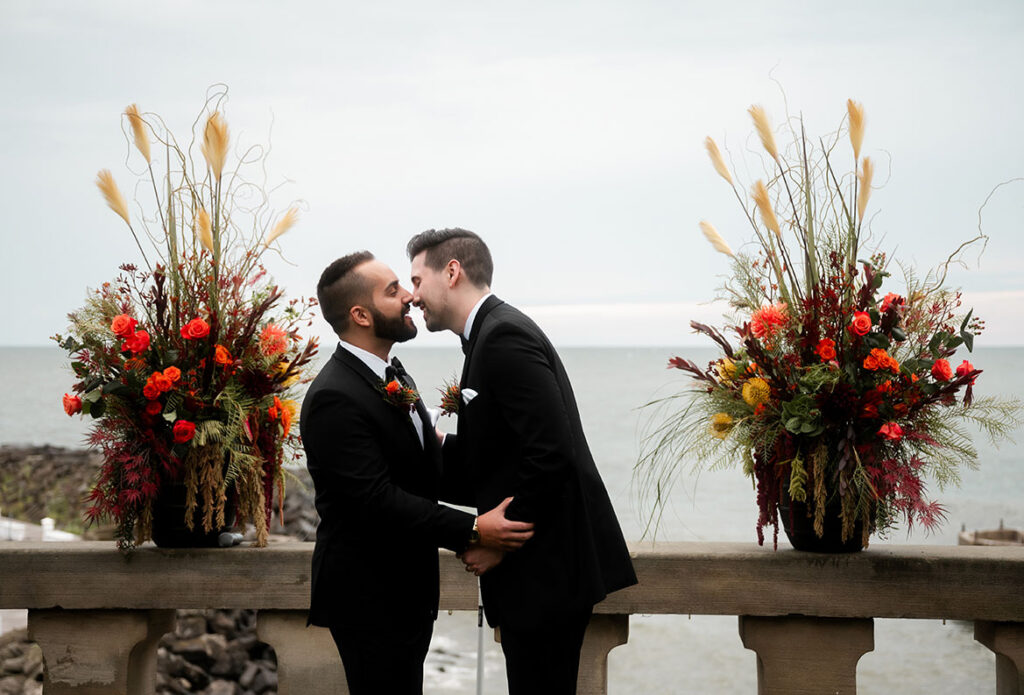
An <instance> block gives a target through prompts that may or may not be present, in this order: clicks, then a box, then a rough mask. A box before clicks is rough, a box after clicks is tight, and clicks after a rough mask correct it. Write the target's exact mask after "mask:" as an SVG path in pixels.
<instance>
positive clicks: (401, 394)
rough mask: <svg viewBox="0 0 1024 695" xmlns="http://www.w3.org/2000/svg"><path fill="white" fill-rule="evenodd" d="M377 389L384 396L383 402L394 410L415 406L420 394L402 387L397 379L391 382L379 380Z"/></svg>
mask: <svg viewBox="0 0 1024 695" xmlns="http://www.w3.org/2000/svg"><path fill="white" fill-rule="evenodd" d="M378 389H379V390H380V392H381V393H382V394H384V400H385V401H387V402H388V403H390V404H391V405H393V406H395V407H396V408H408V407H409V406H413V405H416V401H418V400H419V399H420V394H419V393H418V392H417V391H416V389H411V388H409V387H408V386H403V385H402V382H400V381H399V380H398V379H392V380H391V381H385V380H384V379H381V380H380V385H379V386H378Z"/></svg>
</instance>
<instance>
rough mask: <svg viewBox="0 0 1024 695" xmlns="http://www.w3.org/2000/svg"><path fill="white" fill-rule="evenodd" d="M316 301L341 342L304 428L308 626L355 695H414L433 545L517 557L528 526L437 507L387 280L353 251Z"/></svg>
mask: <svg viewBox="0 0 1024 695" xmlns="http://www.w3.org/2000/svg"><path fill="white" fill-rule="evenodd" d="M317 297H318V298H319V301H320V307H321V310H322V311H323V315H324V318H325V319H326V320H327V321H328V322H329V323H330V324H331V327H332V328H333V329H334V331H335V333H337V335H338V339H339V342H338V348H337V350H336V351H335V352H334V355H332V357H331V358H330V360H328V361H327V363H326V364H325V365H324V367H323V369H322V370H321V371H320V373H319V374H318V375H317V377H316V379H315V380H314V381H313V383H312V385H311V386H310V388H309V391H308V392H307V393H306V396H305V398H304V399H303V403H302V415H301V419H300V427H301V431H302V443H303V446H304V447H305V450H306V459H307V466H308V468H309V472H310V476H311V477H312V479H313V485H314V488H315V490H316V510H317V512H318V513H319V515H320V524H319V526H318V527H317V532H316V545H315V547H314V549H313V568H312V576H311V585H312V596H311V600H310V608H309V622H310V623H311V624H313V625H319V626H322V627H328V628H330V631H331V636H332V637H333V638H334V641H335V643H336V644H337V647H338V652H339V654H340V655H341V660H342V662H343V664H344V667H345V676H346V679H347V681H348V686H349V692H350V693H351V694H352V695H382V694H384V693H387V694H389V695H421V694H422V692H423V660H424V658H425V656H426V653H427V648H428V647H429V645H430V636H431V633H432V631H433V627H434V620H435V618H436V617H437V602H438V553H437V549H438V547H444V548H449V549H451V550H454V551H456V552H462V551H466V550H467V549H469V548H472V547H477V546H478V545H480V544H483V545H489V546H491V547H494V548H504V549H506V550H508V551H513V550H515V549H516V548H519V547H520V546H522V544H523V543H524V542H525V541H526V540H527V539H529V537H530V536H531V535H532V532H531V531H530V529H531V525H530V524H524V523H520V522H510V521H508V520H506V519H505V517H504V515H503V514H502V510H501V509H500V508H499V509H495V510H492V511H491V512H490V513H488V514H484V515H482V516H480V517H477V518H474V516H473V515H472V514H468V513H466V512H463V511H459V510H456V509H452V508H451V507H446V506H444V505H441V504H438V503H437V500H438V496H439V490H440V487H441V484H440V479H441V474H442V471H441V451H440V443H439V441H438V434H437V431H436V430H435V429H434V427H433V426H432V425H431V418H430V416H429V414H428V413H427V410H426V408H425V407H424V405H423V403H422V401H421V400H419V399H418V398H417V394H416V392H415V388H416V385H415V383H414V382H413V381H412V378H411V377H410V376H408V374H407V373H406V372H405V370H404V369H403V368H402V365H401V363H399V362H398V361H397V359H395V360H391V361H390V362H389V357H390V351H391V347H392V345H394V343H396V342H404V341H406V340H409V339H411V338H413V337H414V336H415V335H416V326H415V325H414V324H413V322H412V319H411V317H410V316H409V304H410V302H411V301H412V295H411V294H410V293H409V292H408V291H407V290H406V289H405V288H403V287H402V286H401V285H400V284H399V282H398V278H397V277H396V276H395V273H394V272H393V271H392V270H391V269H390V268H389V267H388V266H387V265H385V264H384V263H381V262H380V261H378V260H376V259H375V258H374V257H373V254H371V253H369V252H367V251H362V252H358V253H353V254H350V255H348V256H345V257H344V258H339V259H338V260H336V261H334V262H333V263H331V265H329V266H328V267H327V269H326V270H324V272H323V275H322V276H321V277H320V282H319V284H318V285H317ZM495 506H497V505H495Z"/></svg>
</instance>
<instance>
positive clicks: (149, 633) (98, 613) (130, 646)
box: [28, 609, 174, 695]
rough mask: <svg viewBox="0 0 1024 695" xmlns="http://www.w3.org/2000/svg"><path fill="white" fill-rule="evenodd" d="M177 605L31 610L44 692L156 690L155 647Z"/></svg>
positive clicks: (140, 694) (125, 694) (76, 694)
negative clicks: (147, 607) (40, 652)
mask: <svg viewBox="0 0 1024 695" xmlns="http://www.w3.org/2000/svg"><path fill="white" fill-rule="evenodd" d="M173 629H174V611H173V610H134V611H133V610H61V609H54V610H30V611H29V614H28V632H29V636H30V637H31V639H33V640H34V641H35V642H37V643H38V644H39V647H40V648H41V649H42V652H43V663H44V664H45V675H44V681H43V684H44V685H43V687H44V689H45V692H46V695H98V694H99V693H103V695H152V694H153V692H154V687H155V684H156V649H157V644H158V643H159V641H160V638H161V637H163V635H164V634H165V633H167V632H170V631H171V630H173Z"/></svg>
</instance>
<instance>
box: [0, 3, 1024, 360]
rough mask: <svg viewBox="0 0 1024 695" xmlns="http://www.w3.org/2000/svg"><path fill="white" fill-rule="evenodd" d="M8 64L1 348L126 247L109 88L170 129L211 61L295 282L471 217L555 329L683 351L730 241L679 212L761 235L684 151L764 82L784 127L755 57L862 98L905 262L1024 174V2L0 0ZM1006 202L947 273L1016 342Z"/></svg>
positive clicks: (41, 335)
mask: <svg viewBox="0 0 1024 695" xmlns="http://www.w3.org/2000/svg"><path fill="white" fill-rule="evenodd" d="M0 60H2V66H3V69H2V70H0V94H2V95H3V97H2V99H0V161H2V163H3V167H2V176H3V185H2V186H0V205H2V210H3V215H2V218H0V219H2V220H3V221H2V234H3V251H2V255H0V293H2V296H3V301H2V304H0V307H2V308H0V312H2V313H0V345H41V344H46V343H47V338H48V336H50V335H52V334H53V333H55V332H58V331H63V330H64V328H65V326H66V321H65V318H64V315H65V314H66V313H67V312H68V311H70V310H72V309H75V308H77V307H78V306H80V305H81V303H82V300H83V298H84V294H85V289H86V287H95V286H97V285H98V284H100V283H101V282H103V281H104V280H108V279H112V278H113V277H114V275H115V274H116V268H117V266H118V265H119V264H120V263H122V262H125V261H136V260H137V257H136V253H137V252H136V251H135V250H134V245H133V243H132V241H131V238H130V236H129V234H128V232H127V229H126V228H125V227H124V226H123V224H121V222H120V220H119V219H118V218H117V217H116V216H115V215H114V214H113V213H111V212H110V211H109V210H108V209H107V208H106V206H105V205H104V203H103V201H102V200H101V198H100V196H99V194H98V192H97V191H96V188H95V186H94V185H93V179H94V177H95V174H96V171H97V170H99V169H101V168H110V169H112V170H113V172H114V174H115V176H116V178H117V179H118V181H119V182H120V183H121V185H122V188H123V189H125V190H126V192H131V191H132V190H133V181H134V180H135V178H134V176H133V175H132V174H131V172H130V171H129V168H128V167H129V166H135V165H137V163H138V159H137V154H136V155H135V158H134V159H133V157H132V156H130V152H129V148H128V145H127V143H126V141H125V139H124V136H123V134H122V131H121V123H120V114H121V112H122V111H123V109H124V107H125V106H127V105H128V104H130V103H133V102H134V103H138V105H139V107H140V109H141V110H143V111H148V112H156V113H159V114H160V115H161V116H162V117H163V118H164V120H165V121H166V122H167V123H168V124H169V125H170V126H171V128H172V129H173V130H174V131H175V132H176V133H178V134H179V137H183V138H186V139H187V131H188V128H189V127H190V125H191V123H192V122H193V120H194V118H195V116H196V114H197V113H198V112H199V110H200V108H201V106H202V103H203V100H204V97H205V94H206V92H207V88H208V87H209V86H210V85H211V84H214V83H225V84H227V85H229V87H230V94H229V101H228V103H227V108H226V116H227V119H228V122H229V125H230V127H231V131H232V136H233V138H235V142H237V143H241V144H242V145H246V144H254V143H261V142H267V141H268V138H269V141H270V143H271V145H272V147H273V150H272V154H271V157H270V160H269V163H268V171H269V174H270V178H271V181H272V182H280V181H284V180H288V181H290V183H289V184H288V185H287V186H285V187H284V188H283V189H281V191H279V195H280V203H281V206H282V208H283V207H284V206H286V205H287V204H288V203H289V202H290V201H292V200H294V199H301V200H303V201H305V205H306V206H307V209H306V210H305V211H304V212H303V215H302V219H301V221H300V223H299V225H298V226H296V227H295V228H294V229H293V230H292V231H291V232H289V233H288V235H287V236H285V237H283V238H282V248H283V250H284V253H285V256H286V257H287V259H288V260H289V261H290V262H291V263H292V264H294V265H287V264H285V263H284V262H282V261H280V260H278V259H276V258H273V259H271V260H270V268H269V269H270V271H271V272H272V273H273V274H274V276H275V277H276V278H277V280H278V281H279V282H280V283H281V284H282V285H283V286H284V287H285V288H286V290H287V291H288V293H289V294H290V295H301V294H305V295H308V294H311V293H312V292H314V290H315V282H316V279H317V278H318V276H319V274H320V272H321V270H322V269H323V267H324V266H325V265H326V264H327V263H328V262H330V261H331V260H333V259H334V258H336V257H338V256H340V255H343V254H345V253H347V252H349V251H352V250H355V249H360V248H368V249H370V250H372V251H374V252H375V253H376V254H377V255H378V257H380V258H382V259H383V260H385V261H386V262H388V263H389V264H391V265H392V266H393V267H394V268H395V270H396V272H397V273H398V275H399V277H401V278H402V279H403V280H405V279H407V277H408V262H407V260H406V259H405V256H404V247H405V243H406V241H407V240H408V238H409V237H410V236H411V235H412V234H414V233H416V232H419V231H422V230H423V229H427V228H431V227H450V226H461V227H465V228H468V229H472V230H474V231H476V232H478V233H479V234H481V235H482V236H483V237H484V239H485V240H486V241H487V242H488V244H489V245H490V247H491V250H492V252H493V255H494V257H495V262H496V272H495V282H494V289H495V291H496V292H497V293H498V294H499V295H500V296H502V297H503V298H504V299H506V300H509V301H511V302H513V303H514V304H517V305H519V306H521V307H523V308H525V309H527V311H528V312H529V313H531V314H532V315H534V316H535V317H536V318H537V319H538V320H539V321H540V322H541V323H542V325H544V326H545V327H546V328H547V329H548V330H549V332H550V334H551V335H552V337H553V338H554V339H555V340H556V342H557V343H559V344H562V345H580V344H595V345H608V344H614V345H644V344H646V345H684V344H690V343H693V342H694V341H697V340H698V339H697V338H696V337H695V336H693V335H691V333H690V331H689V328H688V321H689V319H690V318H700V319H702V320H714V319H715V317H716V316H718V314H719V313H720V312H718V311H717V310H716V309H714V308H710V307H707V306H704V304H706V303H707V302H708V301H709V300H711V299H712V298H713V296H714V290H715V287H717V286H718V285H719V284H720V279H719V278H718V277H717V276H719V275H721V274H723V273H725V272H726V271H727V269H728V268H727V264H726V262H725V260H726V259H725V258H724V257H723V256H721V255H719V254H717V253H715V252H714V251H713V250H712V249H711V248H710V247H709V246H708V245H707V244H706V242H705V241H704V239H703V238H702V237H701V235H700V232H699V229H698V226H697V223H698V221H699V220H701V219H709V220H711V221H712V222H714V223H715V225H716V226H717V227H718V229H719V231H720V232H721V233H722V234H723V236H725V237H726V239H727V240H728V241H729V243H730V244H732V245H733V247H734V248H735V247H738V246H740V245H742V243H743V242H744V241H745V240H747V239H748V238H749V236H750V233H749V230H748V228H747V227H746V226H745V222H744V220H743V218H742V217H741V213H740V211H739V209H738V207H737V204H736V202H735V200H734V199H733V198H732V193H731V191H730V190H729V189H728V188H727V187H726V186H725V185H724V183H723V182H722V181H721V180H720V179H719V178H718V177H717V176H716V175H715V173H714V171H713V170H712V168H711V166H710V165H709V163H708V160H707V157H706V155H705V153H704V150H703V145H702V143H703V139H704V137H705V136H706V135H712V136H713V137H715V138H716V139H717V140H718V141H719V143H720V144H724V145H727V146H728V147H729V148H730V150H731V151H732V152H733V153H734V155H736V156H742V155H743V150H744V149H745V147H746V146H747V144H748V142H749V141H748V138H749V137H750V133H751V132H752V129H751V126H750V122H749V119H748V117H747V114H746V109H747V107H748V106H749V105H750V104H753V103H760V104H763V105H764V106H765V107H766V108H767V110H768V112H769V114H770V115H771V116H772V118H773V120H774V121H775V122H776V123H778V122H779V121H780V120H781V119H782V117H783V116H784V114H785V103H784V102H783V99H782V96H781V95H780V92H779V88H778V85H776V84H775V82H773V81H772V79H771V78H772V77H774V78H776V79H778V80H779V81H780V82H781V83H782V85H783V86H784V87H785V90H786V97H787V100H788V105H789V109H790V112H791V113H793V114H796V113H801V112H802V114H803V116H804V118H805V121H806V124H807V128H808V131H809V132H810V133H811V134H824V133H827V132H829V131H832V130H834V129H835V128H836V127H837V126H838V125H839V123H840V121H841V120H842V118H843V115H844V114H845V102H846V99H847V98H849V97H852V98H854V99H856V100H858V101H860V102H862V103H863V104H864V107H865V109H866V112H867V119H868V120H867V123H868V125H867V135H866V138H865V144H864V152H865V153H866V154H869V155H871V156H872V157H875V158H877V159H878V161H879V162H880V163H881V166H880V171H879V173H878V174H877V175H876V182H877V183H880V184H884V186H882V187H881V188H879V189H878V190H876V191H875V193H874V196H873V198H872V203H871V210H872V211H873V212H874V213H875V217H874V220H873V230H874V234H875V237H876V238H880V239H882V242H883V247H884V248H886V249H887V250H895V252H896V255H897V257H898V258H900V259H901V260H902V261H903V262H905V263H909V264H915V265H917V266H918V267H921V268H927V267H931V266H933V265H934V264H935V263H937V262H938V261H940V260H941V259H942V258H944V257H945V256H946V255H947V254H948V253H949V252H950V251H951V250H952V249H954V248H955V247H956V246H957V245H958V244H959V243H960V242H961V241H963V240H965V239H967V238H969V237H970V236H972V235H973V234H974V233H975V230H976V228H977V225H978V209H979V207H980V206H981V204H982V203H983V201H984V200H985V197H986V196H987V195H988V194H989V192H990V191H991V190H992V189H993V188H994V187H995V186H996V185H997V184H999V183H1000V182H1002V181H1006V180H1008V179H1012V178H1014V177H1021V176H1024V138H1022V137H1021V129H1022V128H1024V120H1022V117H1021V114H1022V113H1024V103H1022V101H1024V97H1022V96H1021V85H1022V84H1024V74H1022V73H1024V3H1021V2H1020V1H1019V0H1008V1H1006V2H985V1H984V0H983V1H981V2H972V3H965V2H962V1H961V2H949V1H944V0H937V1H936V0H932V1H930V2H920V3H912V2H901V3H893V2H870V1H862V2H858V3H841V4H840V3H822V2H813V3H812V2H806V3H797V2H778V1H776V2H769V3H765V2H757V3H748V2H729V3H708V2H704V3H699V4H698V3H688V2H681V1H678V0H677V1H668V0H663V1H660V2H644V1H642V0H618V1H616V2H579V3H566V2H558V1H557V0H546V1H544V2H517V3H507V2H506V3H500V4H499V3H491V2H483V1H480V0H477V1H476V2H468V1H466V2H451V1H449V2H380V3H368V2H348V1H340V0H332V1H330V2H290V3H287V4H286V3H283V2H260V1H255V0H245V1H244V2H243V1H242V0H233V1H224V2H209V1H206V2H199V1H195V2H192V1H188V0H176V1H175V2H173V3H169V2H161V3H158V2H146V3H141V2H137V0H126V1H124V2H109V1H107V2H103V1H100V2H63V3H57V2H47V1H41V0H31V1H22V0H0ZM271 126H272V132H271ZM135 168H136V170H137V166H135ZM145 202H147V203H148V201H145ZM1022 218H1024V184H1022V183H1016V184H1013V185H1009V186H1006V187H1004V188H1002V189H1000V191H998V192H997V194H996V195H995V196H994V197H993V199H992V202H991V203H990V204H989V207H988V208H986V210H985V215H984V220H983V222H984V228H985V231H986V232H987V233H988V234H989V235H990V236H991V241H990V243H989V246H988V250H987V252H986V253H985V255H984V256H983V257H982V258H981V260H980V265H978V264H972V269H971V271H970V272H958V273H956V275H955V276H954V278H953V280H954V282H955V283H957V284H959V285H961V286H963V287H964V289H965V292H966V297H967V301H968V303H970V304H973V305H974V306H976V307H977V309H978V312H979V313H980V314H981V315H982V316H983V318H985V319H986V320H987V323H988V331H987V334H986V335H985V336H983V337H982V339H981V340H980V341H979V345H996V344H1002V345H1006V344H1017V345H1021V344H1024V320H1022V319H1024V309H1022V307H1024V273H1022V272H1021V270H1022V268H1024V233H1022V232H1024V225H1022V222H1021V220H1022ZM972 258H973V257H972ZM896 289H898V288H896ZM322 328H323V329H324V330H323V331H322V333H324V334H326V333H328V330H327V329H326V326H325V325H324V326H322ZM423 336H425V337H423ZM452 341H453V338H452V337H451V336H450V335H448V334H445V335H441V336H438V335H431V336H427V335H426V332H425V331H423V332H421V338H419V339H417V342H418V343H419V344H422V345H436V344H451V343H452Z"/></svg>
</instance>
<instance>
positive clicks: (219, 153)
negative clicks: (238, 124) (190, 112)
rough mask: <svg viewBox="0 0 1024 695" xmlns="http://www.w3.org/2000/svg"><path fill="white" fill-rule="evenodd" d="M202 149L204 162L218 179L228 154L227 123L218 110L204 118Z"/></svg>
mask: <svg viewBox="0 0 1024 695" xmlns="http://www.w3.org/2000/svg"><path fill="white" fill-rule="evenodd" d="M202 150H203V157H205V158H206V163H207V164H209V165H210V168H211V169H213V175H214V177H215V178H218V179H219V178H220V175H221V172H223V171H224V160H225V159H227V155H228V124H227V121H225V120H224V117H223V116H221V115H220V112H219V111H214V112H213V113H212V114H210V117H209V118H208V119H206V128H204V129H203V146H202Z"/></svg>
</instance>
